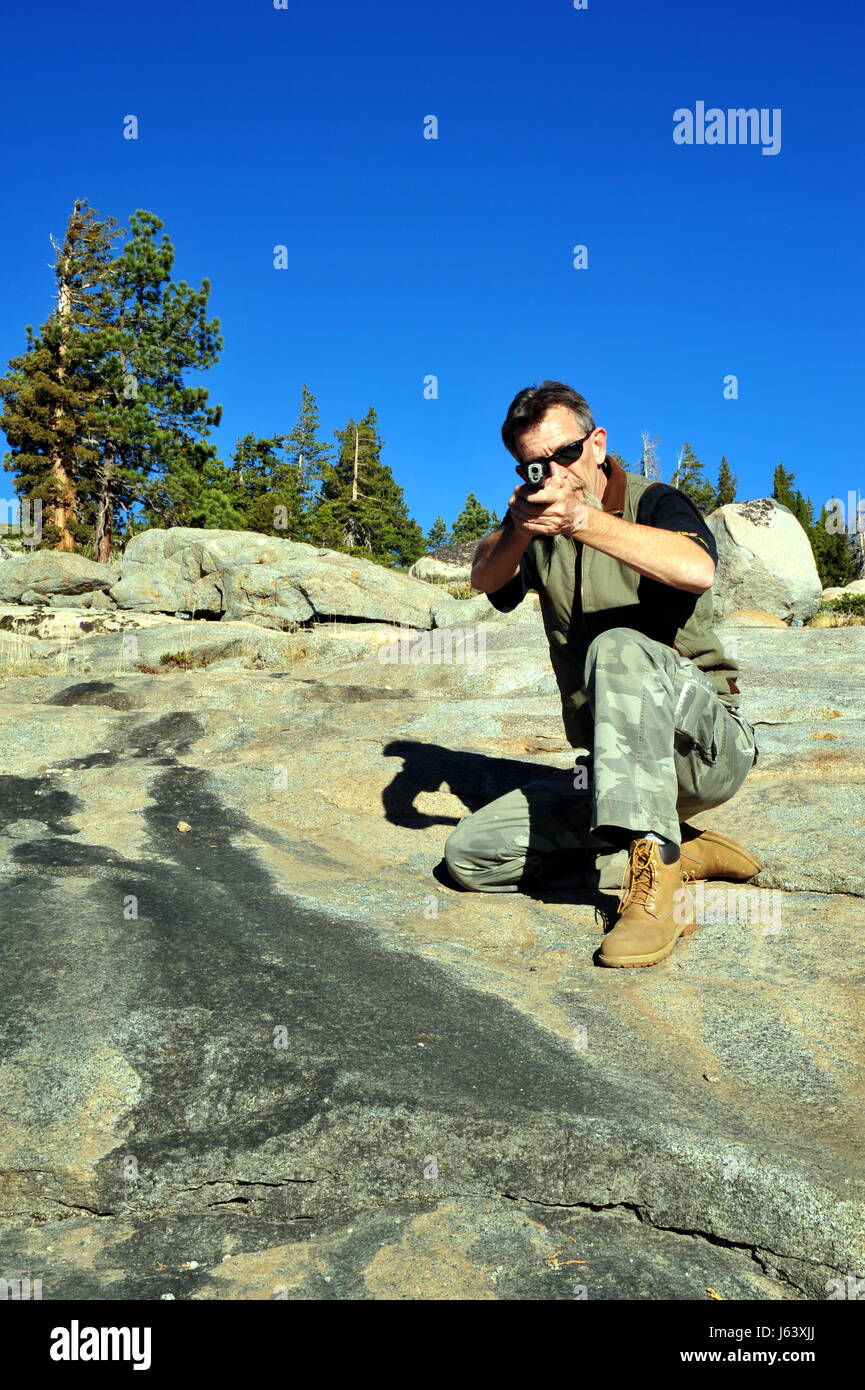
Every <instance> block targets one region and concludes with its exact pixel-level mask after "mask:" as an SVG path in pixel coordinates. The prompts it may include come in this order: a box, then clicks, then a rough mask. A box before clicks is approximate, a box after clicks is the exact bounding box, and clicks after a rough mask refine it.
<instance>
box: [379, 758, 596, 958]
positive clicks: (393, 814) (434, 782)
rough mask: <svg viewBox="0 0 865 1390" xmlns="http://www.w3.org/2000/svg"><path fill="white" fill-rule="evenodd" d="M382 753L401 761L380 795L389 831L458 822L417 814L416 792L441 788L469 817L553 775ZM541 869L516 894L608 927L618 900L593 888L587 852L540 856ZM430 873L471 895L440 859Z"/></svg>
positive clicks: (487, 762) (514, 762)
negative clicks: (587, 910) (571, 909)
mask: <svg viewBox="0 0 865 1390" xmlns="http://www.w3.org/2000/svg"><path fill="white" fill-rule="evenodd" d="M383 752H384V754H385V757H390V758H402V759H403V765H402V768H401V769H400V771H398V772H397V773H396V774H395V775H394V777H393V780H392V781H391V782H389V783H388V785H387V786H386V787H385V789H384V791H383V792H382V805H383V807H384V811H385V815H386V816H387V819H388V820H389V821H390V822H391V824H392V825H402V826H405V827H406V828H407V829H410V830H424V829H427V828H428V827H429V826H432V825H447V826H456V825H458V824H459V821H460V817H459V816H456V815H454V816H446V815H430V814H428V813H427V812H425V811H419V810H418V809H417V807H416V806H415V801H416V799H417V796H418V795H419V793H420V792H437V791H440V790H441V787H442V784H443V783H445V782H446V783H447V785H448V786H449V787H450V789H451V791H452V792H453V794H454V796H456V797H457V798H458V799H459V800H460V801H461V802H462V803H463V805H464V806H466V807H467V808H468V810H469V812H470V813H473V812H475V811H478V810H480V808H481V807H482V806H486V805H487V804H488V803H489V802H490V801H495V800H496V798H497V797H500V796H504V795H506V793H507V792H511V791H515V790H516V789H517V788H518V787H525V786H527V785H528V783H530V782H535V781H537V780H538V779H539V778H541V777H545V776H547V775H548V774H549V773H551V772H554V771H555V770H556V769H555V768H554V767H551V766H549V765H543V764H539V763H530V762H525V761H522V760H520V759H518V758H500V757H495V756H489V755H487V754H485V753H474V752H471V751H470V750H468V749H460V748H447V747H444V746H442V745H441V744H431V743H414V742H412V741H411V740H409V739H394V740H393V741H392V742H390V743H387V744H385V746H384V749H383ZM561 771H562V777H563V779H565V778H567V777H568V776H570V775H571V774H570V770H569V769H562V770H561ZM529 833H530V834H531V826H530V831H529ZM544 868H545V872H544V875H543V877H542V878H531V879H527V880H526V881H525V882H524V883H520V884H519V885H518V891H519V892H520V893H522V894H523V895H524V896H525V897H529V898H534V899H536V900H537V901H540V902H549V903H554V902H563V903H581V904H586V905H588V906H591V907H594V908H595V909H596V915H598V914H599V915H600V919H601V920H602V921H603V924H604V928H605V930H606V929H608V928H609V927H611V926H612V925H613V922H614V921H615V919H616V915H617V914H616V907H617V902H618V899H617V897H616V895H615V894H611V893H610V891H609V890H603V889H601V888H600V887H599V886H598V879H599V874H598V871H597V869H596V868H595V867H594V855H593V854H592V852H591V851H590V850H585V851H578V850H557V851H555V852H553V853H550V854H549V855H547V856H545V859H544ZM432 872H433V877H434V878H435V879H436V881H437V882H438V883H441V884H444V885H445V886H446V887H448V888H450V889H452V890H454V891H455V892H458V893H467V892H470V891H471V890H470V889H467V888H464V887H463V886H462V884H460V883H457V882H456V880H455V879H453V878H452V877H451V875H450V873H449V871H448V867H447V864H446V862H445V860H444V858H442V859H441V860H440V861H439V863H438V864H437V865H436V866H435V868H434V869H433V871H432Z"/></svg>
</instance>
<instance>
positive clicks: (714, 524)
mask: <svg viewBox="0 0 865 1390" xmlns="http://www.w3.org/2000/svg"><path fill="white" fill-rule="evenodd" d="M706 521H707V524H708V526H709V528H710V530H711V531H712V533H713V535H714V537H715V540H716V542H717V545H718V569H717V573H716V576H715V583H714V586H713V588H712V598H713V602H714V611H715V618H716V619H717V620H720V619H722V618H724V617H726V615H727V614H728V613H731V612H733V611H735V610H736V609H759V610H761V611H764V612H768V613H775V614H777V616H778V617H779V618H783V619H784V621H785V622H787V623H790V622H791V621H792V620H793V619H794V618H798V619H799V620H800V621H802V622H804V621H806V620H807V619H808V618H810V617H812V616H813V615H814V614H815V613H816V612H817V609H818V608H819V606H820V600H821V595H822V585H821V583H820V577H819V575H818V573H817V566H816V564H815V563H814V555H813V552H812V550H811V543H810V541H809V540H808V537H807V535H806V534H805V531H804V530H803V528H802V527H801V526H800V525H799V522H798V521H797V520H796V518H795V517H794V516H793V513H792V512H791V511H789V509H788V508H787V507H784V506H782V505H781V503H780V502H776V501H775V500H774V498H771V497H762V498H760V499H759V500H758V501H755V502H730V503H728V505H727V506H725V507H719V508H718V509H717V510H716V511H714V512H712V513H711V515H710V516H708V517H707V518H706Z"/></svg>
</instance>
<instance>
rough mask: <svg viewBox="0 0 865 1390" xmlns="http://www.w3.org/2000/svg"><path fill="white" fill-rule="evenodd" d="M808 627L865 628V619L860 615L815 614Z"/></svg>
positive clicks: (807, 624)
mask: <svg viewBox="0 0 865 1390" xmlns="http://www.w3.org/2000/svg"><path fill="white" fill-rule="evenodd" d="M805 626H806V627H865V618H863V617H861V616H860V615H859V614H858V613H815V615H814V617H813V618H811V620H810V621H809V622H807V623H806V624H805Z"/></svg>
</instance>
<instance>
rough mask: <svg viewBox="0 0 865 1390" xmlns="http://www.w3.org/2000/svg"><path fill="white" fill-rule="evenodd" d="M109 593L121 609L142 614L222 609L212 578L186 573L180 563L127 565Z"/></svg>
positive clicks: (218, 590)
mask: <svg viewBox="0 0 865 1390" xmlns="http://www.w3.org/2000/svg"><path fill="white" fill-rule="evenodd" d="M109 592H110V596H111V598H112V599H113V601H114V602H115V603H116V604H117V606H118V608H130V609H137V610H138V611H139V612H142V613H221V612H222V593H221V591H220V589H219V587H218V586H217V585H216V584H215V583H214V581H213V579H212V578H211V577H210V576H208V577H206V578H202V577H201V575H200V573H199V574H196V575H195V576H194V577H193V576H192V575H191V574H185V573H184V567H183V565H181V564H180V563H178V562H173V563H172V562H171V561H168V562H166V563H164V564H162V565H155V564H153V565H150V564H133V565H129V566H127V565H126V564H124V567H123V577H122V578H121V579H120V581H119V582H118V583H117V584H115V585H114V586H113V587H112V589H111V590H110V591H109Z"/></svg>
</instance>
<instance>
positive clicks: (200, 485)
mask: <svg viewBox="0 0 865 1390" xmlns="http://www.w3.org/2000/svg"><path fill="white" fill-rule="evenodd" d="M163 225H164V224H163V223H162V222H161V221H160V219H159V218H158V217H156V216H155V214H154V213H151V212H147V211H144V210H142V209H139V210H138V211H137V212H135V213H133V214H132V217H131V218H130V226H131V231H132V236H131V239H130V240H129V241H128V242H127V243H126V245H125V246H124V247H123V250H122V252H121V255H120V256H119V258H118V259H117V261H116V262H115V263H114V265H113V266H112V268H111V274H110V276H109V278H108V286H109V290H110V293H111V297H112V307H113V316H114V318H113V324H112V326H111V327H110V328H109V329H108V330H105V331H103V332H102V333H101V334H100V335H99V336H100V343H101V346H102V348H103V351H104V361H103V363H102V365H101V370H100V385H101V402H100V406H99V408H98V409H97V410H96V412H95V413H96V417H97V420H96V428H95V430H94V431H93V433H94V435H95V437H96V438H97V439H98V440H99V441H100V443H101V446H102V450H103V462H102V467H101V483H100V489H99V496H98V508H99V513H100V516H101V518H102V520H101V522H100V525H99V531H100V534H99V536H98V538H97V539H98V540H99V544H100V546H101V547H102V548H103V549H104V547H105V541H106V537H107V538H108V539H109V541H110V537H111V535H112V533H113V531H114V529H115V526H116V518H117V512H118V510H123V511H125V512H127V513H128V512H129V511H130V510H131V509H132V508H133V507H134V506H135V505H136V504H141V505H142V507H143V519H144V520H146V521H148V522H150V523H151V524H156V525H162V526H178V525H201V524H204V523H202V521H201V518H202V517H213V516H231V515H232V514H233V501H232V497H233V487H232V477H231V471H230V470H229V469H228V468H226V466H225V464H223V463H222V462H221V461H220V460H219V458H218V457H217V451H216V448H215V446H214V445H212V444H208V443H206V442H205V441H206V436H207V435H208V434H209V433H210V430H211V428H212V427H214V426H216V425H218V424H219V422H220V419H221V417H222V407H221V406H211V405H209V404H208V391H207V388H206V387H204V386H189V385H187V384H186V382H185V381H184V373H185V372H187V371H191V370H195V371H201V370H203V369H205V368H207V367H209V366H212V364H213V363H214V362H215V361H216V360H217V359H218V355H219V351H220V349H221V347H222V338H221V336H220V334H219V320H218V319H211V320H208V319H207V317H206V310H207V302H208V298H209V295H210V281H209V280H207V279H203V280H202V282H201V288H200V290H194V289H192V288H191V287H190V286H189V285H187V284H186V282H185V281H182V280H181V281H178V282H175V281H172V279H171V271H172V268H173V266H174V247H173V246H172V244H171V241H170V240H169V238H168V236H167V235H163V236H162V238H161V240H160V241H159V242H158V243H157V240H156V237H157V233H158V232H159V230H160V228H162V226H163Z"/></svg>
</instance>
